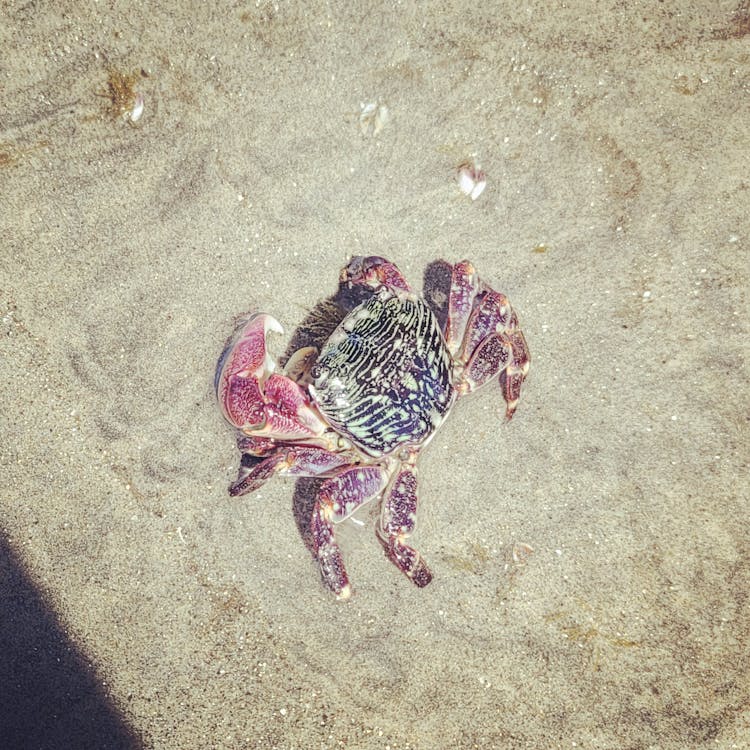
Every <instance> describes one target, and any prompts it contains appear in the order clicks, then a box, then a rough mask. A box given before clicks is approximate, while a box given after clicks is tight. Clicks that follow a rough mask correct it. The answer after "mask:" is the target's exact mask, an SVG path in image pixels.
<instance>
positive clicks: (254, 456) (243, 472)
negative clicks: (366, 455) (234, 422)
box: [229, 438, 352, 497]
mask: <svg viewBox="0 0 750 750" xmlns="http://www.w3.org/2000/svg"><path fill="white" fill-rule="evenodd" d="M248 441H249V438H243V439H240V441H238V442H239V443H240V446H242V445H247V444H248ZM260 445H262V444H260ZM249 447H250V448H251V450H254V448H255V446H254V445H253V444H249ZM351 462H352V456H351V454H348V453H346V452H340V453H337V452H335V451H329V450H326V449H325V448H319V447H316V446H309V445H279V446H272V448H271V450H270V452H269V451H266V452H265V453H263V454H258V453H253V452H251V451H247V452H245V453H243V454H242V461H241V462H240V472H239V475H238V477H237V479H236V480H235V482H234V483H233V484H231V485H230V486H229V494H230V495H231V496H232V497H238V496H239V495H246V494H247V493H248V492H254V491H255V490H257V489H258V488H259V487H260V486H261V485H262V484H263V483H264V482H266V480H268V479H269V478H270V477H272V476H273V475H274V474H280V475H282V476H292V477H330V476H333V475H335V474H336V472H337V471H339V470H340V469H341V467H342V466H346V465H351Z"/></svg>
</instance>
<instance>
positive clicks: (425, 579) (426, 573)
mask: <svg viewBox="0 0 750 750" xmlns="http://www.w3.org/2000/svg"><path fill="white" fill-rule="evenodd" d="M409 578H411V580H412V581H413V582H414V585H415V586H417V587H418V588H420V589H423V588H424V587H425V586H428V585H429V584H430V583H431V582H432V572H431V571H430V569H429V568H428V567H427V566H426V565H425V564H424V563H420V565H419V567H418V568H417V569H416V570H414V571H413V572H412V574H411V575H410V576H409Z"/></svg>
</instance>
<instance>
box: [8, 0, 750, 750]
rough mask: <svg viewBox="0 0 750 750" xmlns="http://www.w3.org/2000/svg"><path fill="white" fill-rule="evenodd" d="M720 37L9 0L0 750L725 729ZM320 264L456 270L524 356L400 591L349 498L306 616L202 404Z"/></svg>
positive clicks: (731, 146) (466, 741) (576, 19)
mask: <svg viewBox="0 0 750 750" xmlns="http://www.w3.org/2000/svg"><path fill="white" fill-rule="evenodd" d="M749 32H750V12H749V11H748V8H747V4H746V3H745V4H742V3H739V0H736V2H720V3H715V2H710V1H709V0H696V1H693V2H691V1H690V0H683V1H682V2H677V3H672V4H668V5H667V4H663V5H662V4H656V5H654V7H653V8H651V9H648V8H647V7H646V6H637V7H636V6H634V7H633V8H631V9H628V8H627V7H626V6H624V5H623V4H621V3H603V4H602V3H593V2H583V1H582V0H574V1H573V2H570V3H568V4H567V6H564V5H559V4H558V5H554V4H553V5H550V4H549V3H542V2H532V3H531V4H528V3H527V4H524V5H520V6H519V5H518V4H516V3H510V2H506V1H501V2H496V3H484V4H479V5H477V4H475V3H433V2H430V3H425V4H420V6H419V8H418V9H417V8H415V7H414V6H412V5H409V6H406V7H402V6H398V7H395V6H393V5H392V4H390V3H383V4H380V5H376V6H373V7H372V8H371V10H369V11H360V10H354V9H351V8H350V7H349V5H348V4H345V3H335V4H333V5H328V6H326V7H325V9H320V10H317V11H315V12H312V11H310V10H308V9H307V6H306V4H303V3H280V4H272V3H260V4H258V5H256V4H255V3H247V4H244V3H236V4H227V5H226V6H224V7H223V8H222V9H218V8H216V9H215V8H211V7H208V6H206V7H204V6H203V5H202V4H201V5H199V4H197V3H196V4H195V5H194V7H192V8H188V7H187V6H186V5H185V4H183V3H177V2H166V3H158V4H157V3H130V2H112V3H106V4H105V3H100V4H98V5H92V6H91V7H88V6H87V7H86V8H85V9H84V8H82V6H81V5H80V4H78V3H73V2H68V3H63V4H61V5H60V6H59V9H58V10H52V9H42V10H39V9H35V8H34V6H33V5H31V4H24V3H21V2H15V3H12V4H10V5H9V6H4V9H3V10H2V11H0V40H2V47H3V49H4V55H3V60H2V64H1V65H2V78H1V79H0V80H2V89H0V90H1V91H2V98H3V101H4V104H3V108H2V111H1V112H0V195H1V196H2V210H0V292H1V296H0V305H1V306H2V315H1V316H0V317H1V320H2V334H3V335H2V358H0V373H1V374H2V379H3V384H4V387H3V389H2V399H3V404H2V410H1V413H2V434H3V440H2V444H1V445H0V458H1V459H2V461H1V463H2V490H1V491H0V519H1V521H2V526H1V528H2V539H1V540H0V541H1V542H2V544H1V545H0V550H2V558H1V559H0V571H1V572H2V576H1V577H0V597H1V598H0V609H1V611H0V639H2V640H0V644H1V645H2V649H1V650H2V656H0V675H1V679H2V682H1V683H0V696H2V697H1V698H0V738H4V744H5V746H7V747H17V748H31V747H34V748H48V747H49V748H53V747H54V748H57V747H76V748H87V747H90V748H115V747H116V748H132V747H144V748H159V749H165V748H166V749H171V748H175V749H177V748H188V747H196V748H197V747H201V748H204V747H205V748H280V749H282V748H283V749H284V750H291V749H294V748H304V749H307V748H316V749H317V748H342V747H347V748H383V749H385V748H391V749H392V750H397V749H398V750H406V749H407V748H410V749H411V750H415V749H418V750H430V749H432V748H448V747H450V748H461V749H462V750H463V749H464V748H465V749H466V750H468V749H469V748H482V749H484V748H497V749H498V750H506V749H515V748H519V749H520V748H573V747H577V748H613V749H615V748H618V749H619V748H626V747H627V748H633V749H636V748H638V749H639V750H640V749H643V750H646V749H647V748H648V749H650V750H657V749H658V750H672V749H674V750H678V749H679V750H684V749H685V748H712V749H714V748H715V749H717V750H729V749H730V748H742V747H748V746H750V708H749V706H750V687H749V685H748V674H749V673H750V648H749V643H750V603H749V601H748V590H749V588H750V562H749V560H748V556H749V554H750V528H749V522H748V512H747V511H748V489H747V476H748V466H747V462H748V461H747V459H748V453H749V448H750V440H749V439H748V426H747V402H748V385H747V383H748V379H747V378H748V373H747V369H746V357H747V352H748V338H747V336H748V330H747V326H748V298H747V290H748V273H747V272H748V255H747V253H748V241H750V240H749V230H750V221H749V220H748V205H749V200H750V198H749V196H750V193H749V192H748V188H749V183H748V180H749V179H750V178H749V176H748V161H747V159H748V146H749V144H748V133H749V126H748V123H749V122H750V88H749V87H750V53H749V51H748V36H747V35H748V33H749ZM137 94H140V96H141V97H142V98H143V102H144V107H143V113H142V116H141V117H140V118H139V119H138V120H137V122H135V123H133V122H130V121H128V119H127V113H128V112H132V109H133V107H134V106H135V104H136V100H135V96H136V95H137ZM370 102H373V103H377V104H385V105H386V106H387V107H388V111H389V113H390V118H389V119H388V121H387V122H386V123H385V126H384V127H383V129H382V130H381V132H379V133H378V134H377V135H376V136H374V135H373V134H372V132H371V130H370V131H369V132H363V128H362V127H361V124H360V118H359V114H360V111H361V105H362V104H363V103H364V104H367V103H370ZM472 158H473V159H476V160H477V161H478V162H480V163H481V165H482V167H483V168H484V169H485V171H486V174H487V180H488V184H487V188H486V190H485V192H484V193H483V194H482V195H481V196H480V197H479V198H478V199H477V200H476V201H474V202H472V201H471V200H469V199H468V198H466V197H465V196H463V195H461V193H460V192H459V190H458V187H457V184H456V180H455V174H456V168H457V166H458V165H459V164H461V162H463V161H464V160H467V159H472ZM352 254H379V255H385V256H387V257H389V258H391V259H392V260H394V261H396V262H397V263H398V264H399V266H400V267H401V268H402V270H403V271H404V273H405V274H406V276H407V277H408V278H409V279H410V281H411V282H412V283H414V285H415V286H416V287H418V288H419V287H421V284H422V276H423V272H424V269H425V268H426V267H427V266H428V264H430V263H431V262H433V261H435V260H436V259H440V258H443V259H445V260H447V261H449V262H456V261H458V260H459V259H461V258H463V257H468V258H470V259H471V260H472V261H473V262H474V264H475V265H476V267H477V269H478V270H479V272H480V274H481V275H482V277H483V278H485V279H486V280H487V281H488V282H489V283H490V284H492V285H493V286H495V287H496V288H498V289H501V290H502V291H504V292H505V293H506V294H508V296H509V297H510V299H511V301H512V302H513V305H514V306H515V308H516V309H517V311H518V315H519V318H520V321H521V324H522V326H523V329H524V331H525V333H526V337H527V340H528V342H529V347H530V350H531V355H532V369H531V373H530V376H529V379H528V381H527V384H526V386H525V391H524V396H523V399H522V402H521V404H520V406H519V409H518V412H517V414H516V416H515V417H514V418H513V420H512V421H511V422H505V421H503V420H502V419H500V418H499V416H498V415H499V412H500V410H501V403H502V401H501V397H500V394H499V393H498V391H497V390H494V391H493V390H492V389H491V388H488V389H487V390H484V391H482V392H481V393H479V394H476V395H475V396H473V397H471V398H467V399H463V400H462V401H461V402H460V403H459V404H458V405H457V406H456V408H455V410H454V412H453V413H452V415H451V417H450V419H449V420H448V422H447V423H446V424H445V426H444V427H443V428H442V429H441V431H440V432H439V434H438V435H437V436H436V438H435V439H434V441H433V442H432V443H431V444H430V446H429V447H428V449H427V450H426V451H425V453H424V455H423V456H422V458H421V461H420V470H421V474H420V483H421V484H420V497H421V506H420V515H419V527H418V531H417V534H416V535H415V537H414V542H415V545H416V546H418V548H419V549H420V551H421V552H422V553H423V554H424V556H425V558H426V559H427V560H428V561H429V562H430V564H431V567H432V570H433V574H434V580H433V583H432V584H431V585H430V586H429V587H427V588H425V589H423V590H418V589H416V588H415V587H413V586H412V585H411V584H410V583H409V582H408V581H407V580H406V579H405V578H404V577H403V576H402V575H400V574H399V572H398V571H397V570H396V569H395V568H394V567H393V566H392V565H391V564H389V563H388V561H387V560H386V559H385V558H384V556H383V553H382V549H381V547H380V545H379V544H378V542H377V540H376V537H375V534H374V520H375V518H376V516H375V513H376V509H375V508H369V509H364V510H363V512H362V513H360V514H359V517H360V518H361V520H363V521H364V522H365V525H364V526H362V527H360V526H357V525H355V524H352V523H346V524H344V525H343V526H342V527H341V529H340V534H339V536H340V540H341V545H342V547H343V549H344V554H345V557H346V562H347V565H348V568H349V573H350V576H351V580H352V582H353V586H354V590H355V593H354V596H353V598H352V600H351V601H350V602H348V603H346V604H341V603H336V602H335V601H334V600H333V599H332V597H331V596H330V595H329V594H328V593H327V592H326V591H325V590H324V589H323V587H322V586H321V584H320V582H319V577H318V573H317V571H316V568H315V565H314V563H313V561H312V559H311V557H310V555H309V552H308V550H307V549H306V547H305V544H304V541H303V539H302V537H301V535H300V532H299V530H298V523H297V519H296V518H295V508H296V507H297V506H298V498H297V499H295V485H294V482H292V481H289V480H282V479H275V480H274V481H272V482H270V483H268V484H267V485H266V486H264V487H263V488H262V490H261V491H259V492H257V493H255V494H254V495H251V496H247V497H245V498H240V499H237V500H231V499H230V498H229V497H228V496H227V492H226V489H227V485H228V484H229V482H230V481H231V480H232V479H233V478H234V477H235V475H236V467H237V463H238V459H239V456H238V453H237V451H236V449H235V446H234V442H233V436H232V432H231V430H230V428H229V427H228V426H227V425H226V424H225V423H224V422H223V420H222V418H221V415H220V413H219V410H218V408H217V406H216V403H215V399H214V395H213V382H212V381H213V375H214V366H215V363H216V360H217V358H218V356H219V354H220V352H221V349H222V346H223V344H224V341H225V339H226V338H227V336H229V334H230V333H231V331H232V329H233V327H234V324H235V321H236V319H237V317H238V316H240V315H242V314H245V313H248V312H251V311H253V310H264V311H266V312H268V313H270V314H272V315H273V316H274V317H276V318H277V319H278V320H279V321H281V322H282V324H283V325H284V326H285V328H286V334H285V336H284V337H279V338H278V339H277V341H276V342H275V344H276V353H277V354H279V355H280V354H281V353H283V351H284V349H285V346H286V344H287V343H288V341H289V336H291V335H292V333H293V331H294V329H295V327H296V326H297V325H298V324H299V323H300V322H301V321H302V320H303V319H304V317H305V315H306V314H307V312H308V311H309V310H310V309H311V308H312V307H313V306H314V305H315V304H316V303H317V302H318V301H319V300H320V299H321V298H324V297H326V296H328V295H330V294H331V293H333V292H334V291H335V288H336V279H337V274H338V270H339V268H340V267H341V266H342V265H343V264H344V263H345V262H346V260H347V259H348V258H349V256H350V255H352ZM523 545H529V546H530V547H531V548H533V553H531V554H519V553H523V551H524V550H525V549H526V548H525V547H524V546H523ZM514 548H515V551H516V554H515V556H514V554H513V552H514Z"/></svg>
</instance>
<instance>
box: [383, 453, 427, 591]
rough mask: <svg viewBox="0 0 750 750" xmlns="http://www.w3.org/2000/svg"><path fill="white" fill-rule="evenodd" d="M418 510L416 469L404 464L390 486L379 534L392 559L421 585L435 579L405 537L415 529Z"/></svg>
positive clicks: (420, 586)
mask: <svg viewBox="0 0 750 750" xmlns="http://www.w3.org/2000/svg"><path fill="white" fill-rule="evenodd" d="M416 513H417V469H416V467H415V466H414V465H413V464H411V463H407V464H402V466H401V468H400V469H399V471H398V472H397V473H396V474H395V475H394V476H393V478H392V479H391V482H390V484H389V486H388V491H387V493H386V498H385V502H384V503H383V509H382V514H381V518H380V531H379V536H380V539H381V541H382V543H383V546H384V547H385V550H386V552H387V554H388V557H389V558H390V559H391V561H392V562H393V563H394V564H395V565H396V566H397V567H398V568H399V569H400V570H401V571H403V572H404V573H405V574H406V575H407V576H408V577H409V578H410V579H411V580H412V581H413V582H414V583H415V584H416V585H417V586H419V588H423V587H424V586H426V585H427V584H428V583H429V582H430V581H431V580H432V573H431V572H430V569H429V568H428V567H427V563H425V561H424V560H423V559H422V556H421V555H420V554H419V552H417V551H416V550H415V549H414V548H413V547H410V546H409V545H408V544H406V541H405V540H406V539H407V538H408V537H409V536H411V535H412V533H413V532H414V527H415V525H416Z"/></svg>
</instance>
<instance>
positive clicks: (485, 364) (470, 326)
mask: <svg viewBox="0 0 750 750" xmlns="http://www.w3.org/2000/svg"><path fill="white" fill-rule="evenodd" d="M459 334H460V336H461V338H460V339H457V337H458V336H459ZM445 336H446V341H447V343H448V346H449V348H450V350H451V353H452V354H453V356H454V361H455V362H456V365H457V367H458V368H459V372H460V375H459V378H458V383H457V390H458V391H459V392H460V393H469V392H471V391H475V390H476V389H477V388H480V387H481V386H482V385H484V384H485V383H487V382H489V380H491V379H492V378H494V377H497V378H498V380H499V383H500V386H501V388H502V391H503V397H504V398H505V402H506V410H505V413H506V416H507V417H508V418H510V417H512V416H513V412H514V411H515V409H516V406H517V404H518V399H519V396H520V393H521V385H522V384H523V381H524V378H525V377H526V374H527V373H528V371H529V361H530V360H529V349H528V346H527V344H526V339H525V338H524V336H523V333H522V332H521V329H520V328H519V327H518V318H517V317H516V314H515V312H514V311H513V308H512V307H511V305H510V302H509V301H508V298H507V297H506V296H505V295H504V294H502V293H500V292H496V291H495V290H494V289H490V288H489V287H487V286H486V285H485V284H483V283H482V282H481V281H480V280H479V279H478V278H477V277H476V275H475V273H474V269H473V268H472V266H471V264H470V263H468V261H463V262H461V263H457V264H456V265H455V266H454V267H453V278H452V282H451V293H450V301H449V309H448V322H447V325H446V334H445Z"/></svg>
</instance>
